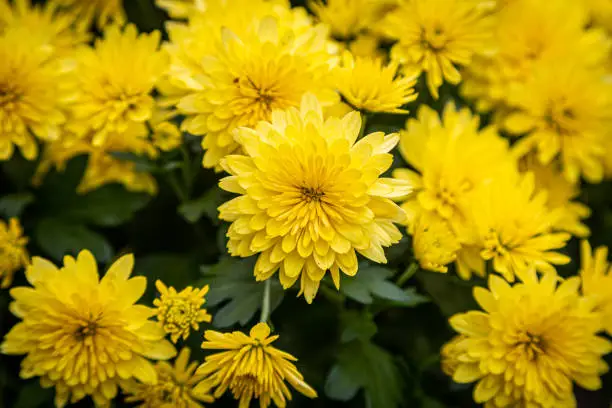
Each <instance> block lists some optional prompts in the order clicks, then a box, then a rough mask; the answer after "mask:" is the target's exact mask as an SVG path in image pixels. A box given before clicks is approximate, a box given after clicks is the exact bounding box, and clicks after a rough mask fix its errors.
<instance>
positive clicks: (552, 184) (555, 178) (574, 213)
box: [521, 156, 591, 238]
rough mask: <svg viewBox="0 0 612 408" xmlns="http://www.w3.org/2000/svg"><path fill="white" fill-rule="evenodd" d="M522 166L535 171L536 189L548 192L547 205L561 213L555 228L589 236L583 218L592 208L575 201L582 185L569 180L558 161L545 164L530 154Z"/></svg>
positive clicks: (582, 236) (580, 235) (525, 169)
mask: <svg viewBox="0 0 612 408" xmlns="http://www.w3.org/2000/svg"><path fill="white" fill-rule="evenodd" d="M521 166H522V167H523V169H522V170H523V171H528V172H531V173H533V175H534V177H535V183H536V190H538V191H540V190H545V191H546V192H547V200H546V206H547V207H548V208H550V209H551V210H553V211H555V212H559V213H561V214H560V215H559V217H558V218H557V220H556V221H555V223H554V224H553V229H555V230H558V231H566V232H569V233H570V234H572V235H574V236H576V237H579V238H585V237H588V236H589V234H590V233H591V232H590V230H589V227H588V226H587V225H585V224H584V223H583V222H582V220H583V219H585V218H588V217H589V216H590V215H591V209H590V208H589V207H587V206H586V205H585V204H582V203H581V202H579V201H575V200H576V198H578V196H579V195H580V185H578V184H573V183H570V182H569V181H567V180H566V179H565V177H563V174H562V173H561V171H560V169H559V166H558V165H557V163H551V164H549V165H547V166H544V165H542V164H540V163H538V162H537V160H536V159H535V158H534V157H532V156H529V157H527V158H525V159H524V160H523V161H522V162H521Z"/></svg>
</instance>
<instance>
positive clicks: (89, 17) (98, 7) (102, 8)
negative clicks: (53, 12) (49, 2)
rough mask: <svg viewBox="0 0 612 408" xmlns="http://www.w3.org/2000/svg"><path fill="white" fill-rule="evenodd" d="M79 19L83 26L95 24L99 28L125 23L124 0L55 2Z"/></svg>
mask: <svg viewBox="0 0 612 408" xmlns="http://www.w3.org/2000/svg"><path fill="white" fill-rule="evenodd" d="M53 1H54V2H56V3H57V4H60V5H61V6H62V7H65V8H67V9H68V10H69V11H70V12H72V13H73V14H75V15H77V16H78V17H79V21H80V24H81V26H83V27H86V26H88V25H90V24H95V25H96V26H97V28H103V27H104V26H105V25H107V24H109V23H111V22H114V23H117V24H119V25H121V24H123V23H125V20H126V19H125V11H124V10H123V1H124V0H53Z"/></svg>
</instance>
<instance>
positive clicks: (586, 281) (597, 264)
mask: <svg viewBox="0 0 612 408" xmlns="http://www.w3.org/2000/svg"><path fill="white" fill-rule="evenodd" d="M580 277H581V278H582V292H583V293H584V295H585V296H591V297H593V298H594V299H595V300H596V303H597V306H596V309H597V310H598V311H600V312H601V315H602V322H603V324H602V326H603V328H604V329H605V330H606V331H607V332H608V334H610V335H612V267H611V265H610V264H609V263H608V248H607V247H605V246H600V247H598V248H596V249H595V251H593V250H592V249H591V245H590V244H589V243H588V241H582V242H581V243H580Z"/></svg>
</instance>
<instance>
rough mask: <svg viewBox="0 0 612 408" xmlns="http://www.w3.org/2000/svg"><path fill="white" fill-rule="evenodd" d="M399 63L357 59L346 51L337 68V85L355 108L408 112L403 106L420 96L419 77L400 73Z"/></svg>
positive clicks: (369, 110)
mask: <svg viewBox="0 0 612 408" xmlns="http://www.w3.org/2000/svg"><path fill="white" fill-rule="evenodd" d="M397 71H398V64H397V63H395V62H391V63H390V64H388V65H383V61H382V59H378V58H362V57H357V58H354V57H353V56H352V55H351V53H349V52H345V53H344V55H343V58H342V66H340V67H338V68H337V69H336V73H335V85H336V87H337V88H338V90H339V91H340V93H341V94H342V96H344V98H345V99H346V101H347V102H348V103H349V104H350V105H351V106H353V107H354V108H355V109H358V110H362V111H367V112H388V113H406V112H407V111H406V110H404V109H400V107H401V106H402V105H405V104H407V103H408V102H412V101H414V100H415V99H416V98H417V94H416V93H415V92H414V85H415V84H416V80H415V79H414V78H410V77H406V76H404V75H401V74H398V72H397Z"/></svg>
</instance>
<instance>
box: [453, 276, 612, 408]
mask: <svg viewBox="0 0 612 408" xmlns="http://www.w3.org/2000/svg"><path fill="white" fill-rule="evenodd" d="M520 276H521V280H522V282H521V283H517V284H515V285H514V286H510V285H509V284H508V283H506V282H505V281H504V280H503V279H502V278H500V277H499V276H495V275H491V276H490V277H489V290H487V289H484V288H480V287H477V288H475V289H474V297H475V298H476V301H477V302H478V303H479V304H480V306H481V307H482V308H483V309H484V311H470V312H467V313H461V314H457V315H455V316H453V317H451V319H450V324H451V326H452V327H453V329H455V330H456V331H457V332H458V333H459V336H457V337H456V338H455V340H453V341H452V342H451V343H450V344H449V345H447V346H446V347H445V348H444V349H443V359H444V361H445V363H444V367H445V370H446V371H447V372H449V373H450V374H451V375H452V377H453V380H454V381H456V382H458V383H471V382H474V381H477V382H478V384H477V385H476V387H475V389H474V400H475V401H476V402H477V403H482V404H484V406H485V407H487V408H498V407H499V408H501V407H520V408H523V407H524V408H526V407H542V408H558V407H567V408H570V407H575V406H576V401H575V399H574V394H573V388H572V382H573V381H575V382H576V383H578V384H579V385H580V386H582V387H584V388H586V389H590V390H594V389H598V388H600V387H601V380H600V378H599V376H600V375H601V374H602V373H605V372H606V371H607V369H608V366H607V365H606V363H605V362H604V361H603V359H602V358H601V357H602V356H603V355H605V354H607V353H609V352H610V351H612V344H611V343H610V342H609V341H608V340H606V339H604V338H603V337H598V336H597V335H596V334H597V332H598V331H599V330H600V329H601V326H600V318H599V316H598V314H597V313H595V312H594V311H593V305H594V303H593V302H592V300H591V299H588V298H583V297H581V296H580V294H579V293H578V291H579V287H580V279H579V278H578V277H573V278H570V279H567V280H565V281H563V282H562V283H561V284H560V285H558V286H557V282H558V281H559V278H558V277H557V276H556V274H546V275H544V277H542V278H541V279H540V280H538V278H537V277H536V273H535V271H533V270H530V271H528V272H526V273H524V274H521V275H520ZM534 311H537V313H534Z"/></svg>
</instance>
